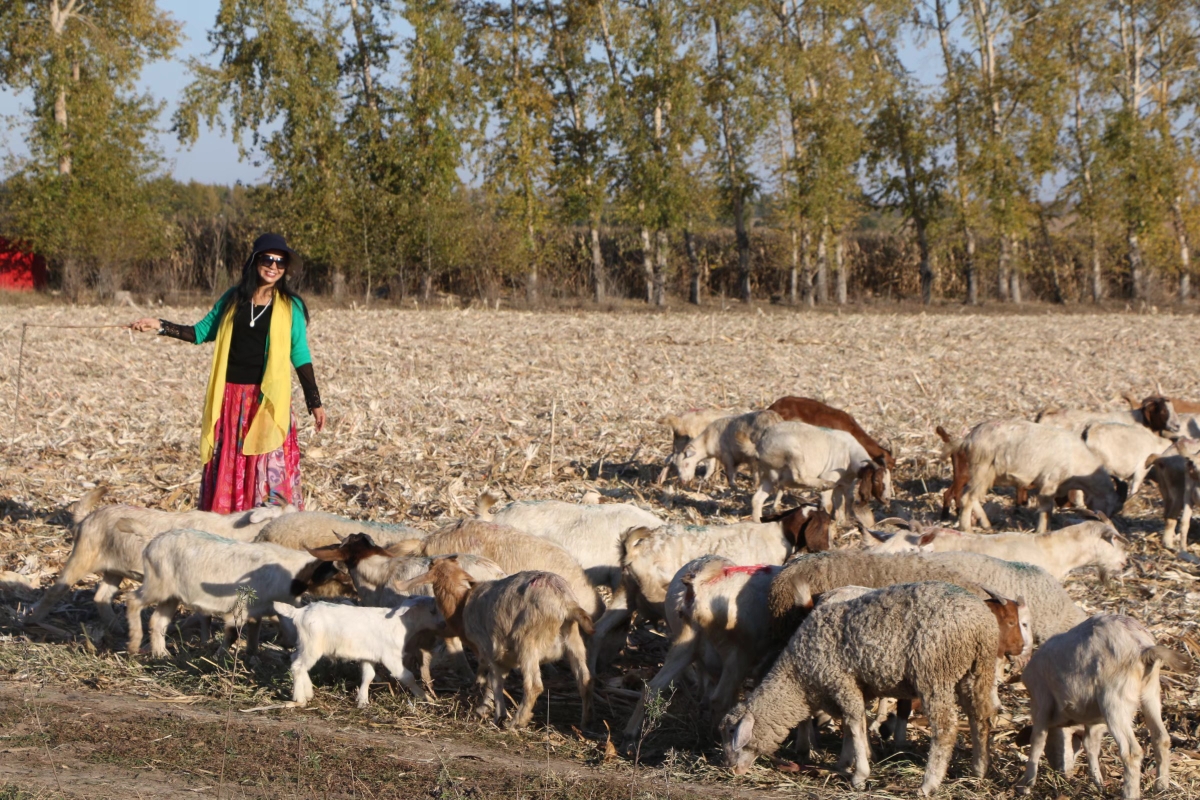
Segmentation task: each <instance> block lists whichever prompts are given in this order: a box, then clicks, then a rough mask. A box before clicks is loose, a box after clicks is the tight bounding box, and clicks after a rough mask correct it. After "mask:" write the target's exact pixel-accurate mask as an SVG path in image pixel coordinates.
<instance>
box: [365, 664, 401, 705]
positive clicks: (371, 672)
mask: <svg viewBox="0 0 1200 800" xmlns="http://www.w3.org/2000/svg"><path fill="white" fill-rule="evenodd" d="M361 666H362V680H361V681H360V682H359V684H358V698H357V705H358V707H359V708H366V707H367V704H368V703H369V702H370V699H371V696H370V695H371V693H370V690H371V681H373V680H375V665H374V664H372V663H371V662H370V661H364V662H362V665H361ZM388 671H389V672H391V667H388ZM395 674H396V673H394V672H393V673H392V675H393V676H395Z"/></svg>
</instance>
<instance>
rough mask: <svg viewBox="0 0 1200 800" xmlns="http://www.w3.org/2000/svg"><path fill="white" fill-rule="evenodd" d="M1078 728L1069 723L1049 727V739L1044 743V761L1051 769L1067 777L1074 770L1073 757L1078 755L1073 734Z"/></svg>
mask: <svg viewBox="0 0 1200 800" xmlns="http://www.w3.org/2000/svg"><path fill="white" fill-rule="evenodd" d="M1080 730H1082V729H1081V728H1079V727H1077V726H1071V725H1066V726H1063V727H1060V728H1053V729H1051V731H1050V741H1049V742H1048V743H1047V745H1046V761H1047V762H1049V764H1050V768H1051V769H1055V770H1058V771H1059V772H1061V773H1062V774H1063V775H1066V776H1068V777H1070V776H1071V775H1072V774H1073V773H1074V772H1075V759H1076V757H1078V755H1079V751H1078V749H1077V748H1076V747H1075V734H1076V733H1077V732H1079V731H1080Z"/></svg>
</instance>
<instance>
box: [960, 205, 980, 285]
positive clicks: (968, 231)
mask: <svg viewBox="0 0 1200 800" xmlns="http://www.w3.org/2000/svg"><path fill="white" fill-rule="evenodd" d="M963 229H964V234H965V238H966V242H967V252H966V254H965V261H966V264H965V265H964V267H965V272H966V275H967V305H972V306H977V305H979V268H978V267H977V266H976V264H975V231H974V230H973V229H972V228H971V226H970V225H967V224H966V221H965V218H964V224H963Z"/></svg>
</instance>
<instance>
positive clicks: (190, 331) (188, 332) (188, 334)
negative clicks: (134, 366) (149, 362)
mask: <svg viewBox="0 0 1200 800" xmlns="http://www.w3.org/2000/svg"><path fill="white" fill-rule="evenodd" d="M158 324H159V325H161V326H162V327H161V328H159V331H158V335H159V336H170V337H171V338H172V339H182V340H183V341H185V342H191V343H192V344H195V343H196V329H195V328H194V327H193V326H191V325H177V324H176V323H174V322H167V321H166V320H165V319H160V320H159V321H158Z"/></svg>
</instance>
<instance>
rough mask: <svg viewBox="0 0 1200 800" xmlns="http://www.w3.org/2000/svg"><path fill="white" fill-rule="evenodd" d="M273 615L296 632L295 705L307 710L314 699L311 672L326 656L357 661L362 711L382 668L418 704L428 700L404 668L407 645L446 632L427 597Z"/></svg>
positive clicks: (278, 607) (281, 610)
mask: <svg viewBox="0 0 1200 800" xmlns="http://www.w3.org/2000/svg"><path fill="white" fill-rule="evenodd" d="M274 609H275V613H276V614H278V615H279V616H281V617H286V618H287V619H290V620H291V621H292V623H293V624H294V625H295V626H296V638H297V642H298V644H297V646H296V652H295V653H294V654H293V655H292V702H294V703H295V704H296V705H299V706H303V705H306V704H307V703H308V701H309V700H311V699H312V696H313V685H312V679H311V678H310V677H309V675H308V671H309V670H310V669H312V667H313V665H314V664H316V663H317V662H318V661H320V660H321V658H322V657H324V656H329V657H330V658H336V659H343V660H347V661H359V662H361V664H362V683H361V684H360V685H359V687H358V707H359V708H366V707H367V692H368V688H369V687H370V685H371V681H372V680H373V679H374V678H375V667H374V665H375V664H382V665H383V666H384V667H386V668H387V670H388V672H390V673H392V677H394V678H395V679H396V680H397V681H398V682H399V683H400V684H401V685H403V686H404V687H405V688H406V689H408V690H409V691H410V692H412V693H413V695H414V696H415V697H416V698H417V699H418V700H426V699H428V695H427V694H426V692H425V688H424V687H423V686H421V684H420V683H419V682H418V681H417V679H416V678H415V677H414V676H413V674H412V672H411V671H409V669H408V667H406V666H405V665H404V652H405V649H406V646H407V644H408V643H409V642H410V641H411V640H412V639H413V638H414V637H415V636H416V634H419V633H420V632H422V631H434V630H437V629H439V628H442V627H444V623H443V622H442V617H441V615H440V614H439V613H438V610H437V604H436V603H435V602H434V601H433V599H432V598H429V597H409V598H405V599H404V600H401V601H400V602H399V603H398V604H397V605H395V606H394V607H392V608H371V607H363V606H348V605H342V604H340V603H311V604H309V605H307V606H304V607H302V608H295V607H294V606H292V605H291V604H290V603H275V604H274Z"/></svg>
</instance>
